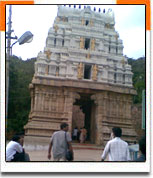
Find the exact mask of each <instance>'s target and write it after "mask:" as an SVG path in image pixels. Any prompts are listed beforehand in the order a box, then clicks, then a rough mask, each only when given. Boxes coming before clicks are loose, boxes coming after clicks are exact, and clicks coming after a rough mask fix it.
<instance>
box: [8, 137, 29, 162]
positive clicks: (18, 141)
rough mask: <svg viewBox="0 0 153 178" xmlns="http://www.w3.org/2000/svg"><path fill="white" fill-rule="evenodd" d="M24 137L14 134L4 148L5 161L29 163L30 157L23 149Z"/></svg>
mask: <svg viewBox="0 0 153 178" xmlns="http://www.w3.org/2000/svg"><path fill="white" fill-rule="evenodd" d="M23 143H24V135H23V134H16V135H14V136H13V137H12V140H11V141H10V142H9V143H8V144H7V146H6V161H10V162H25V161H30V157H29V155H28V154H27V153H25V151H24V148H23Z"/></svg>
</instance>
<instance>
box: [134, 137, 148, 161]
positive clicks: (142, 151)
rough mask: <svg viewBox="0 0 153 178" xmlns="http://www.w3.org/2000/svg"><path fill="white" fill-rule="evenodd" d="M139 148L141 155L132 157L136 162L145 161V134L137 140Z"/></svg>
mask: <svg viewBox="0 0 153 178" xmlns="http://www.w3.org/2000/svg"><path fill="white" fill-rule="evenodd" d="M139 148H140V151H141V155H140V156H139V157H138V158H136V159H134V161H136V162H143V161H146V136H143V137H142V138H141V139H140V140H139Z"/></svg>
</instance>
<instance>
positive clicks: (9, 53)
mask: <svg viewBox="0 0 153 178" xmlns="http://www.w3.org/2000/svg"><path fill="white" fill-rule="evenodd" d="M11 18H12V5H10V6H9V18H8V31H7V32H6V34H7V36H6V39H7V50H6V51H7V54H6V95H5V96H6V124H7V117H8V98H9V62H10V56H12V47H13V45H15V44H16V43H17V42H18V43H19V45H22V44H24V43H30V42H31V41H32V39H33V34H32V33H31V32H30V31H27V32H25V33H24V34H23V35H22V36H21V37H20V38H19V39H18V37H17V36H15V37H12V36H11V33H12V32H13V31H14V30H12V29H11V28H12V21H11ZM11 39H14V40H15V39H16V41H15V42H14V43H13V44H12V45H11Z"/></svg>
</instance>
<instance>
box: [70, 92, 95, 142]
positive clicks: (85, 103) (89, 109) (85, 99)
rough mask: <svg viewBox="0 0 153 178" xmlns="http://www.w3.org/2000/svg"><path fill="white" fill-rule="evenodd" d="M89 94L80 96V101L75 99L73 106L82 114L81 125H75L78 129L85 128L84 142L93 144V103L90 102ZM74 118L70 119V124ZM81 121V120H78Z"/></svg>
mask: <svg viewBox="0 0 153 178" xmlns="http://www.w3.org/2000/svg"><path fill="white" fill-rule="evenodd" d="M90 97H91V94H80V99H77V100H76V102H75V103H74V105H77V106H79V108H80V109H81V111H82V112H83V113H84V117H83V123H82V124H81V125H75V126H77V127H79V128H83V127H85V129H86V130H87V138H86V140H87V141H88V142H90V143H94V141H95V138H94V135H95V134H94V132H95V128H94V126H95V118H94V117H95V114H94V108H95V105H94V101H93V100H91V98H90ZM75 117H76V116H74V117H73V118H72V122H74V121H75V120H76V118H75ZM80 119H82V118H80Z"/></svg>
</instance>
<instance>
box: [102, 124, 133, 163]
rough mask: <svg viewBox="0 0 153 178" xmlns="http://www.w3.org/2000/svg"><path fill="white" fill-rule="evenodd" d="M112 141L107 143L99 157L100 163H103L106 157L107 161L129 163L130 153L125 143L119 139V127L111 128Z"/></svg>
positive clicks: (120, 131) (120, 132)
mask: <svg viewBox="0 0 153 178" xmlns="http://www.w3.org/2000/svg"><path fill="white" fill-rule="evenodd" d="M112 131H113V139H112V140H110V141H108V142H107V144H106V146H105V149H104V151H103V154H102V156H101V161H104V160H105V159H106V157H107V155H108V157H109V161H130V160H131V158H130V153H129V148H128V144H127V142H125V141H123V140H122V139H121V138H120V137H121V135H122V130H121V128H119V127H114V128H112Z"/></svg>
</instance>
